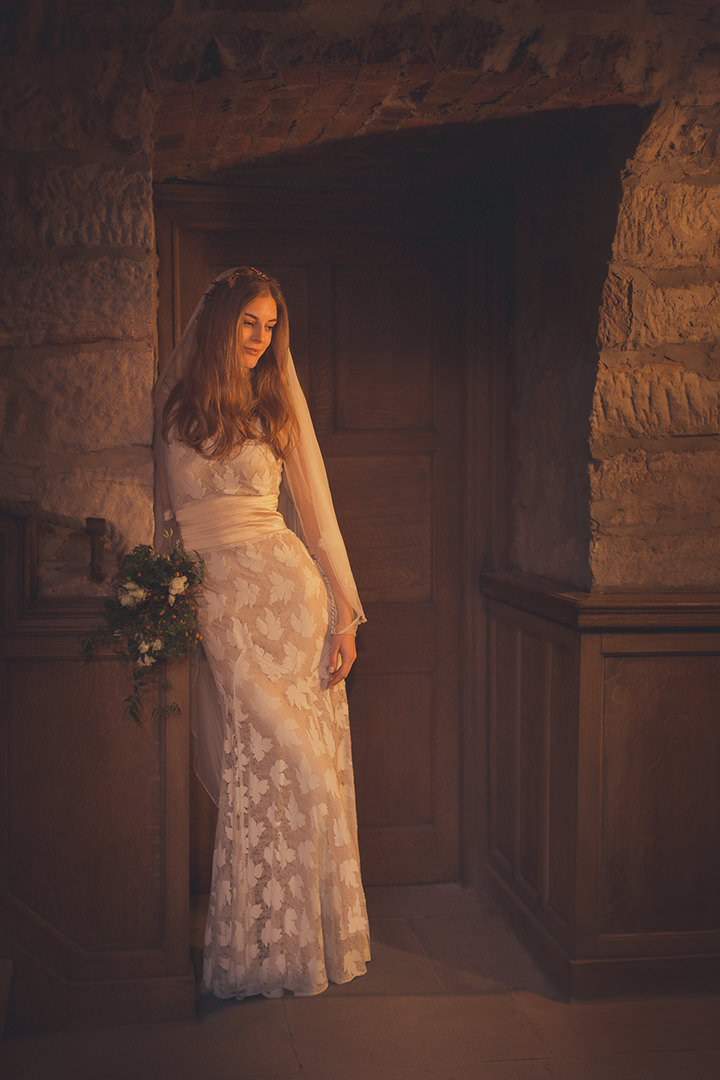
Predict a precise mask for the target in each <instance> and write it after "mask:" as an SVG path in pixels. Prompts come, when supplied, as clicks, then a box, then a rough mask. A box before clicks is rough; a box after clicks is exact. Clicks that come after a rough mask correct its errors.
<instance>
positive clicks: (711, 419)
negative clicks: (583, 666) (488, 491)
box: [590, 84, 720, 589]
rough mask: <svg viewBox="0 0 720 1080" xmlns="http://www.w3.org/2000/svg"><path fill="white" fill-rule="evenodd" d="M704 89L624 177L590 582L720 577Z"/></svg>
mask: <svg viewBox="0 0 720 1080" xmlns="http://www.w3.org/2000/svg"><path fill="white" fill-rule="evenodd" d="M710 85H712V84H710ZM710 85H708V88H707V91H706V92H705V93H703V92H702V90H700V91H698V89H697V88H696V89H695V90H694V92H692V91H691V92H690V93H691V101H690V103H688V102H687V101H683V100H682V99H679V100H678V99H676V100H671V101H669V102H668V104H667V105H666V106H665V107H664V108H662V109H661V110H659V111H658V113H657V115H656V116H655V118H654V120H653V123H652V124H651V126H650V128H649V130H648V132H647V134H646V136H645V138H644V139H643V141H642V143H641V145H640V147H639V149H638V152H637V154H636V155H635V157H634V159H633V161H632V163H631V165H630V168H629V169H628V172H627V175H626V178H625V183H624V194H623V201H622V205H621V208H620V215H619V220H618V229H617V235H616V238H615V244H614V248H613V259H612V263H611V265H610V268H609V273H608V279H607V283H606V288H605V295H604V300H603V306H602V311H601V322H600V332H599V341H600V345H601V352H600V358H599V369H598V380H597V386H596V389H595V394H594V402H593V410H592V438H591V451H592V455H593V459H594V461H593V464H592V467H591V473H590V479H591V492H592V496H591V514H592V520H593V539H592V546H591V570H592V579H593V582H594V585H595V586H596V587H598V588H619V587H623V588H626V587H648V588H670V589H675V588H683V587H692V586H718V585H720V528H719V526H720V319H719V317H718V316H719V313H720V240H719V237H720V157H719V156H718V149H719V144H718V139H719V138H720V107H718V106H717V105H716V104H715V100H714V98H715V95H714V93H712V92H710ZM690 93H689V94H688V96H690Z"/></svg>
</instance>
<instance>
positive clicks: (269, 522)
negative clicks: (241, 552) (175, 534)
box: [175, 495, 285, 551]
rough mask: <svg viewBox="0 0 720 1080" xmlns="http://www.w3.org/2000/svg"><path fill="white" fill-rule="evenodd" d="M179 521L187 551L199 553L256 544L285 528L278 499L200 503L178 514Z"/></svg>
mask: <svg viewBox="0 0 720 1080" xmlns="http://www.w3.org/2000/svg"><path fill="white" fill-rule="evenodd" d="M175 519H176V521H177V523H178V525H179V526H180V532H181V533H182V539H183V544H184V545H185V547H186V548H188V549H189V550H197V551H203V550H205V551H207V550H208V549H210V548H220V547H228V546H230V545H231V544H238V543H242V542H243V541H245V540H255V539H256V538H257V537H259V536H267V535H269V534H270V533H274V532H279V531H280V530H281V529H284V528H285V519H284V518H283V516H282V514H281V513H279V512H278V509H277V496H276V495H217V496H214V497H212V498H209V499H198V500H197V501H195V502H191V503H189V504H188V505H187V506H184V507H183V508H182V510H178V511H177V513H176V514H175Z"/></svg>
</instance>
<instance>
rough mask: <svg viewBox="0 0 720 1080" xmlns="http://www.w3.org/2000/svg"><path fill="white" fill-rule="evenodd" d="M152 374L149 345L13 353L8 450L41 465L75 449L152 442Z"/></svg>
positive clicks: (95, 449) (9, 367) (17, 457)
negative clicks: (46, 352) (40, 352)
mask: <svg viewBox="0 0 720 1080" xmlns="http://www.w3.org/2000/svg"><path fill="white" fill-rule="evenodd" d="M153 372H154V358H153V350H152V348H151V347H150V346H149V345H145V346H139V347H138V348H136V349H127V348H120V349H105V350H97V351H94V350H89V351H85V350H74V351H67V352H55V351H53V353H52V354H50V355H45V354H39V353H36V352H30V353H23V352H18V353H16V354H10V357H9V358H8V361H7V374H8V377H9V378H10V379H11V380H12V396H11V406H10V409H9V415H8V423H7V427H6V439H5V446H4V452H5V454H6V455H7V456H9V457H10V456H12V457H13V458H14V459H15V460H33V461H36V462H41V461H47V460H48V459H49V458H51V457H52V456H53V455H55V454H56V453H58V452H59V453H64V452H66V451H70V450H72V451H83V450H85V451H93V452H94V451H97V450H103V449H107V448H109V447H114V446H132V445H142V444H145V445H146V446H149V445H150V443H151V442H152V422H153V421H152V403H151V393H152V383H153Z"/></svg>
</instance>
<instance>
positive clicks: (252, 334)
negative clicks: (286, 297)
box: [239, 293, 278, 368]
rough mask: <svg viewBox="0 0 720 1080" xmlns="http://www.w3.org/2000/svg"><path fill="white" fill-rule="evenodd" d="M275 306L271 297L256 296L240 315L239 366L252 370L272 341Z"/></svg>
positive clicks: (268, 295)
mask: <svg viewBox="0 0 720 1080" xmlns="http://www.w3.org/2000/svg"><path fill="white" fill-rule="evenodd" d="M277 321H278V315H277V304H276V303H275V301H274V300H273V298H272V296H270V294H269V293H267V294H266V295H264V296H256V297H255V299H254V300H251V301H250V302H249V303H248V304H247V305H246V306H245V307H244V308H243V310H242V314H241V315H240V327H239V329H240V364H241V365H242V367H246V368H254V367H255V366H256V364H257V362H258V360H259V359H260V357H261V356H262V354H263V353H264V352H265V350H266V349H267V347H268V345H269V344H270V342H271V341H272V333H273V329H274V328H275V326H277Z"/></svg>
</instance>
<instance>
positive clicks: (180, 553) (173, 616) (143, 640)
mask: <svg viewBox="0 0 720 1080" xmlns="http://www.w3.org/2000/svg"><path fill="white" fill-rule="evenodd" d="M204 570H205V568H204V565H203V561H202V559H201V557H200V556H199V555H198V554H197V552H195V553H194V554H192V555H189V554H188V553H187V552H186V551H185V550H184V549H183V548H182V547H180V546H176V547H173V548H172V549H171V551H170V553H169V554H167V555H160V554H158V553H157V552H155V551H153V549H152V548H151V547H150V546H149V545H147V544H138V546H137V547H134V548H133V549H132V551H130V552H128V554H127V555H126V556H125V558H124V559H123V561H122V563H121V566H120V572H119V575H118V580H117V582H116V585H115V590H114V595H113V596H112V597H111V598H110V599H109V600H106V601H105V625H104V626H101V627H99V628H98V629H97V630H94V631H93V632H92V633H91V634H89V635H88V636H87V637H86V638H85V640H84V642H83V653H84V655H85V658H86V659H87V660H89V659H90V657H91V656H92V653H93V651H94V649H95V648H96V646H97V645H99V644H105V643H109V644H111V645H112V647H113V649H114V651H115V652H116V653H118V654H119V655H120V656H124V657H125V658H126V659H127V660H128V662H129V663H130V665H131V669H132V690H131V692H130V694H129V695H128V696H127V698H125V702H124V704H125V710H126V712H127V714H128V716H130V717H132V719H133V720H135V721H136V722H137V723H140V716H141V712H142V696H143V693H144V691H145V688H146V687H147V686H148V684H149V683H152V682H157V681H158V679H159V678H160V672H161V671H163V670H164V666H165V662H166V661H167V660H169V659H170V658H171V657H174V656H185V654H186V653H188V652H189V651H190V649H191V648H192V647H193V645H195V644H196V643H197V642H199V641H200V640H201V634H200V631H199V628H198V618H197V590H198V586H199V585H200V583H201V581H202V579H203V574H204ZM179 711H180V707H179V705H177V704H176V703H175V702H172V703H170V704H167V705H165V706H163V707H162V708H160V709H157V710H155V712H156V714H159V715H161V716H168V715H170V714H171V713H177V712H179Z"/></svg>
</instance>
